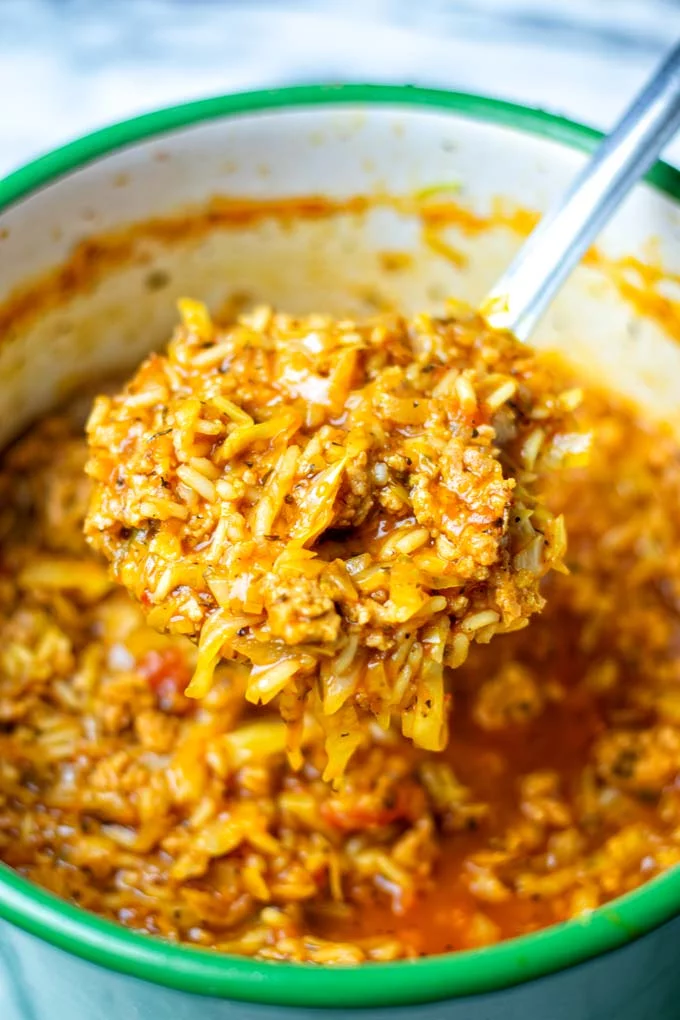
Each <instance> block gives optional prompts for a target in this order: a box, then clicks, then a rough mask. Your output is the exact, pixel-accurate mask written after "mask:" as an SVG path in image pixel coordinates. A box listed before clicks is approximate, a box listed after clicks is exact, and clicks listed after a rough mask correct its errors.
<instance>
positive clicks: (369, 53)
mask: <svg viewBox="0 0 680 1020" xmlns="http://www.w3.org/2000/svg"><path fill="white" fill-rule="evenodd" d="M678 37H680V0H551V2H550V3H548V4H546V3H545V0H419V3H417V4H414V3H412V2H410V0H342V2H341V0H296V2H278V3H277V2H274V0H269V2H262V0H249V2H247V0H240V2H239V0H115V2H114V0H0V95H2V96H3V97H5V98H4V101H3V103H2V106H1V108H0V174H2V173H5V172H7V171H9V170H11V169H13V168H14V167H16V166H18V165H20V164H21V163H23V162H25V161H27V160H29V159H31V158H32V157H33V156H35V155H36V154H38V153H40V152H44V151H45V150H47V149H49V148H51V147H52V146H55V145H58V144H60V143H62V142H64V141H67V140H69V139H71V138H74V137H76V136H77V135H79V134H82V133H84V132H87V131H90V130H92V129H94V128H96V127H100V126H102V125H104V124H107V123H111V122H113V121H116V120H120V119H121V118H124V117H128V116H131V115H133V114H136V113H141V112H144V111H146V110H150V109H153V108H154V107H158V106H163V105H167V104H172V103H175V102H179V101H182V100H185V99H190V98H196V97H199V96H206V95H210V94H217V93H222V92H228V91H235V90H241V89H249V88H257V87H262V86H272V85H279V84H290V83H293V82H312V81H332V82H339V81H389V82H410V83H417V84H425V85H431V86H436V87H442V88H456V89H463V90H469V91H474V92H485V93H489V94H492V95H496V96H501V97H503V98H506V99H512V100H516V101H519V102H525V103H530V104H532V105H537V106H542V107H545V108H547V109H550V110H554V111H557V112H559V113H563V114H566V115H568V116H571V117H575V118H576V119H580V120H584V121H586V122H588V123H591V124H594V125H596V126H599V127H602V128H606V127H607V126H608V125H610V124H611V123H612V121H613V120H614V119H615V117H616V114H617V113H618V112H619V111H620V110H621V109H622V108H623V106H624V105H625V103H626V101H627V100H628V99H629V98H630V97H631V96H632V94H633V93H634V91H635V89H636V88H637V87H638V86H639V85H640V83H641V82H642V80H643V79H644V77H645V75H647V74H648V73H649V71H650V70H651V69H652V67H653V66H654V64H655V62H656V61H657V60H658V59H659V58H660V57H661V56H662V54H663V53H664V51H665V50H666V49H667V48H668V46H669V45H670V44H671V43H672V41H673V40H674V39H675V38H678ZM7 97H9V98H7ZM670 155H671V158H673V159H674V160H676V161H677V162H680V142H678V143H676V144H675V145H674V146H672V147H671V149H670Z"/></svg>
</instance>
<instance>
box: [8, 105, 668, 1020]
mask: <svg viewBox="0 0 680 1020" xmlns="http://www.w3.org/2000/svg"><path fill="white" fill-rule="evenodd" d="M597 138H598V135H597V133H596V132H593V131H591V130H590V129H588V128H585V127H582V126H579V125H576V124H573V123H570V122H567V121H564V120H561V119H559V118H556V117H552V116H549V115H547V114H544V113H541V112H539V111H536V110H530V109H525V108H521V107H516V106H511V105H509V104H505V103H500V102H497V101H493V100H488V99H483V98H480V97H475V96H468V95H461V94H452V93H441V92H432V91H426V90H419V89H414V88H406V87H404V88H400V87H389V86H388V87H380V86H342V87H303V88H295V89H282V90H278V91H273V92H260V93H251V94H244V95H235V96H226V97H222V98H218V99H210V100H205V101H202V102H198V103H191V104H188V105H185V106H181V107H174V108H172V109H169V110H163V111H160V112H158V113H154V114H150V115H147V116H144V117H140V118H137V119H135V120H132V121H128V122H126V123H124V124H119V125H116V126H114V127H111V128H107V129H105V130H104V131H101V132H97V133H96V134H94V135H90V136H88V137H86V138H84V139H81V140H80V141H77V142H75V143H73V144H71V145H68V146H66V147H65V148H63V149H60V150H57V151H56V152H53V153H51V154H49V155H47V156H45V157H43V158H42V159H39V160H37V161H36V162H34V163H32V164H31V165H29V166H27V167H25V168H24V169H22V170H19V171H18V172H17V173H15V174H13V175H12V176H10V177H9V178H7V179H6V180H5V181H4V182H2V183H0V330H1V332H0V406H2V408H3V414H2V415H1V416H0V441H1V442H3V443H4V442H7V441H8V440H10V439H11V438H12V437H13V436H14V435H16V434H17V432H18V431H19V430H20V429H21V428H22V427H23V426H24V425H26V424H27V423H28V422H29V421H30V420H31V419H33V418H35V417H36V415H39V414H40V413H42V412H44V411H45V410H47V409H49V408H50V407H51V406H53V405H54V404H55V403H56V402H57V401H58V400H60V399H62V398H63V396H64V394H65V393H67V392H68V391H70V390H73V389H74V388H75V387H77V386H78V385H80V384H81V383H82V382H83V381H86V380H88V379H94V378H96V377H99V376H101V375H103V374H105V373H107V372H110V371H113V370H121V369H127V368H130V367H131V366H132V365H134V364H135V363H136V362H137V361H138V360H139V359H140V358H141V357H142V356H143V355H144V354H145V353H146V352H147V351H148V350H149V349H150V348H151V347H153V346H155V345H158V344H160V343H162V342H163V340H164V339H165V338H166V337H167V335H168V334H169V331H170V329H171V327H172V324H173V321H174V317H175V310H174V299H175V298H176V297H177V296H179V295H180V294H183V293H190V294H192V295H194V296H197V297H202V298H204V299H206V300H207V301H208V302H209V303H210V304H211V305H213V306H214V307H223V306H224V302H225V301H232V302H234V301H236V299H237V297H239V296H243V295H246V296H247V298H248V299H249V300H266V301H270V302H272V303H274V304H276V305H279V306H281V307H283V308H287V309H290V310H293V311H295V310H311V309H317V310H318V309H323V310H330V311H334V312H351V313H352V314H361V313H362V312H366V311H370V310H372V309H374V308H375V306H376V304H378V305H381V304H392V305H393V304H398V305H400V306H401V307H404V308H408V309H413V308H426V307H428V308H429V307H433V308H436V307H437V306H438V305H440V304H441V302H442V300H443V299H444V297H445V296H446V294H447V293H454V294H457V295H460V296H463V297H465V298H467V299H469V300H471V301H477V300H478V299H479V297H480V296H481V295H482V294H483V293H484V291H485V289H486V287H487V286H488V284H489V283H490V282H491V281H492V280H493V279H494V278H495V276H497V274H498V273H499V271H500V269H501V267H502V266H503V265H504V264H505V263H506V262H507V260H508V259H509V258H510V256H511V254H512V252H513V251H514V250H515V248H516V247H517V245H518V243H519V238H518V236H517V234H516V232H514V231H513V230H511V229H508V227H507V225H506V226H504V225H502V224H499V223H498V222H497V220H496V219H495V218H494V216H493V215H491V213H492V212H493V210H494V209H495V208H497V201H498V198H499V196H500V197H501V198H502V199H503V201H504V203H505V207H506V208H508V207H510V206H511V205H515V204H519V205H522V206H529V207H532V208H536V209H542V208H544V207H545V206H546V205H547V204H548V203H549V202H550V200H551V199H552V198H553V197H554V196H555V195H556V194H557V193H558V192H559V191H560V190H561V189H562V188H563V187H564V185H565V183H566V182H567V181H568V180H569V178H570V177H571V176H572V175H573V173H574V172H575V170H576V169H577V167H578V166H579V165H580V164H581V163H582V161H583V159H584V158H585V153H587V152H588V151H589V150H590V149H592V147H593V146H594V144H595V143H596V141H597ZM414 192H420V193H421V194H425V195H433V194H438V195H440V196H443V195H446V196H451V195H453V196H455V200H456V202H459V203H460V204H461V205H463V206H465V207H466V208H468V209H471V210H473V211H474V212H475V215H476V217H477V221H476V222H477V224H478V226H477V227H476V228H475V229H474V230H469V229H468V230H461V229H460V228H459V227H457V226H456V225H455V224H454V225H452V226H451V227H450V228H449V229H448V234H447V241H448V243H449V244H450V246H451V247H453V248H454V249H455V251H456V252H457V253H458V258H457V259H456V260H454V262H451V261H450V260H447V259H444V258H442V257H441V255H440V254H437V252H436V251H434V250H433V249H432V247H431V246H429V245H428V244H427V243H426V240H427V239H426V238H424V236H423V232H422V230H421V228H420V223H419V221H418V218H417V216H416V215H414V214H413V213H412V212H409V210H408V208H406V207H402V208H401V209H398V208H395V207H394V206H393V205H392V204H390V203H389V202H387V201H384V196H385V195H386V194H389V195H401V196H404V195H413V194H414ZM216 195H222V196H225V195H226V196H231V199H230V200H226V201H225V200H222V201H221V202H219V201H218V202H216V201H215V200H214V196H216ZM309 195H324V196H330V197H331V198H332V199H333V200H336V205H337V209H338V210H339V211H336V213H335V214H334V215H327V214H322V213H321V212H318V211H317V213H315V214H313V215H311V214H309V215H306V216H300V217H296V216H294V215H292V216H291V215H282V214H280V213H279V214H277V215H271V216H265V217H249V216H246V215H241V216H240V218H239V216H235V215H231V216H230V215H226V214H225V210H227V211H228V210H230V209H231V210H232V212H233V210H234V209H235V208H236V207H237V206H236V204H235V203H234V201H233V197H234V196H237V197H238V198H239V200H242V199H244V198H245V199H262V198H265V199H268V200H270V199H277V198H281V197H286V198H288V197H290V196H309ZM356 195H363V196H374V197H375V198H376V202H375V205H374V206H373V205H371V203H368V206H367V208H366V209H365V210H364V211H363V212H361V213H360V214H359V213H357V212H356V208H355V207H353V206H352V205H351V203H349V204H348V203H345V202H344V200H345V199H347V198H348V197H351V196H356ZM679 198H680V176H679V175H678V174H677V172H676V171H674V170H673V169H671V168H670V167H668V166H664V165H662V164H659V165H657V166H656V167H655V168H654V170H653V171H652V173H651V174H650V176H649V179H648V182H647V183H645V184H643V185H640V187H639V188H638V189H637V191H636V192H635V193H634V194H633V195H632V196H631V197H630V199H629V200H628V202H627V203H626V205H625V206H624V207H623V209H622V210H621V212H620V213H619V214H618V215H617V217H616V219H615V221H614V222H613V223H612V224H611V226H610V228H609V229H608V230H607V232H606V233H605V235H604V237H603V240H602V250H603V252H604V253H605V254H606V255H607V256H608V257H610V258H611V259H613V260H615V259H617V258H619V257H620V256H623V255H634V256H636V257H638V258H643V259H649V258H654V259H659V260H661V261H662V262H663V264H664V265H665V266H666V267H667V268H668V269H670V270H672V271H678V269H679V268H680V266H679V265H678V263H679V262H680V258H679V255H680V243H679V238H680V213H679V211H678V209H679V206H678V199H679ZM206 206H209V208H210V209H212V212H210V211H209V212H208V213H206V212H205V209H206ZM343 209H344V211H343ZM216 210H217V211H216ZM219 210H221V213H219V212H218V211H219ZM197 222H200V223H201V227H200V229H195V228H194V227H191V228H187V229H186V230H182V229H181V226H182V223H186V224H192V223H194V224H195V223H197ZM163 224H165V225H166V226H163ZM167 224H170V225H171V226H170V228H167V229H166V227H167ZM128 228H129V229H128ZM112 232H113V233H112ZM93 237H94V238H99V240H97V241H96V242H93V241H92V240H91V239H92V238H93ZM112 237H113V238H115V239H117V240H115V242H112V241H111V238H112ZM102 238H104V240H103V241H102ZM107 239H108V240H107ZM77 245H80V256H79V260H78V262H77V265H78V266H79V270H78V272H75V271H74V270H73V267H74V265H76V263H71V271H70V272H62V273H61V275H59V267H60V266H61V265H64V264H65V263H68V260H69V258H70V255H71V252H72V251H73V249H74V246H77ZM395 250H396V251H399V252H400V253H406V254H407V255H408V259H406V260H405V259H401V260H399V264H400V266H401V267H402V268H401V269H399V270H398V271H396V272H395V271H394V268H392V269H390V268H389V265H390V261H391V262H392V266H393V265H394V260H389V259H386V258H385V254H384V253H385V252H394V251H395ZM409 260H410V261H409ZM407 263H408V267H407V268H404V266H406V265H407ZM39 278H43V280H47V279H48V278H49V279H51V281H52V282H51V284H50V285H49V286H45V284H44V282H43V284H42V285H40V286H34V284H33V281H35V280H37V279H39ZM55 281H59V282H60V286H61V287H62V293H61V295H60V297H59V300H56V299H55V296H54V295H55ZM537 343H538V344H539V345H541V346H544V347H546V348H552V349H559V350H561V351H563V352H566V353H567V354H568V356H569V357H570V358H571V360H572V361H573V362H574V363H575V364H576V365H577V366H578V367H579V369H580V370H581V371H582V372H584V373H586V374H588V375H590V376H592V377H594V378H596V379H598V380H600V381H604V382H605V383H606V384H607V385H608V386H610V387H611V388H613V389H615V390H617V391H620V392H622V393H625V394H627V395H628V396H630V397H631V398H633V399H634V400H635V401H637V402H638V403H639V404H640V405H641V406H642V407H644V408H645V410H646V412H647V413H648V414H649V415H650V416H654V417H661V418H664V419H666V420H668V421H670V422H671V423H673V424H674V425H676V426H677V428H678V432H679V433H680V413H679V411H678V408H679V407H680V400H679V399H678V398H679V397H680V346H678V344H677V343H676V342H675V341H674V339H673V338H672V337H671V336H669V335H667V333H666V332H665V331H664V329H663V328H662V327H661V325H660V324H659V323H658V322H656V321H655V320H653V319H651V318H650V319H648V318H646V317H645V316H644V315H641V314H638V313H636V312H635V311H634V310H633V309H632V308H631V306H630V305H629V304H627V303H626V301H625V300H624V299H623V298H622V297H621V294H620V293H619V288H617V286H616V285H615V284H614V283H613V282H612V279H611V275H610V274H608V273H606V272H603V271H602V270H601V269H600V268H597V267H595V266H593V265H591V266H589V267H586V268H582V269H580V270H579V271H578V272H577V273H576V274H575V276H574V278H573V279H572V280H571V281H570V283H569V285H568V286H567V287H566V288H565V291H564V293H563V294H562V295H561V296H560V298H559V299H558V301H557V302H556V303H555V306H554V307H553V309H552V310H551V313H550V316H549V318H548V320H547V321H546V323H545V324H544V326H543V328H542V330H541V333H540V335H539V336H538V337H537ZM0 917H2V918H3V919H4V920H3V922H2V924H1V925H0V1017H1V1018H2V1020H62V1018H63V1020H66V1018H68V1020H133V1018H140V1020H146V1018H154V1020H171V1018H172V1020H190V1018H191V1020H193V1018H197V1017H200V1018H201V1020H224V1018H239V1020H251V1018H252V1020H265V1018H267V1020H269V1018H272V1020H276V1018H280V1020H285V1018H291V1020H292V1018H293V1017H299V1018H312V1017H319V1018H322V1017H329V1018H330V1017H333V1016H338V1017H339V1016H345V1015H346V1014H347V1012H348V1011H349V1010H352V1011H356V1013H357V1015H358V1016H365V1017H370V1018H372V1020H386V1018H387V1017H388V1016H389V1017H394V1016H395V1014H396V1015H397V1016H401V1015H403V1016H404V1017H409V1018H413V1020H435V1018H436V1020H445V1018H446V1020H449V1018H452V1020H463V1018H465V1020H482V1018H483V1020H501V1018H503V1020H514V1018H517V1020H519V1018H520V1017H521V1018H523V1020H524V1018H525V1017H536V1018H540V1020H567V1018H569V1020H573V1018H575V1017H578V1018H579V1020H580V1018H584V1020H588V1018H592V1020H595V1018H596V1020H607V1018H612V1020H613V1018H616V1020H643V1018H645V1017H650V1018H652V1017H653V1018H654V1020H665V1018H671V1017H676V1016H678V1014H679V1013H680V1007H678V1005H677V1003H678V999H679V996H680V968H678V966H677V964H676V944H677V940H678V939H679V938H680V871H678V870H673V871H670V872H668V873H666V874H665V875H663V876H661V877H659V878H657V879H655V880H653V881H652V882H650V883H649V884H648V885H646V886H645V887H643V888H641V889H638V890H636V891H635V892H633V893H630V894H629V895H627V896H625V897H623V898H621V899H619V900H616V901H615V902H613V903H612V904H610V905H607V906H604V907H602V908H600V909H599V910H596V911H595V912H593V913H592V914H590V915H588V916H587V917H584V918H581V919H578V920H574V921H571V922H569V923H566V924H561V925H557V926H555V927H553V928H550V929H547V930H545V931H542V932H539V933H536V934H532V935H527V936H523V937H522V938H518V939H515V940H512V941H509V942H506V943H503V944H500V945H496V946H491V947H487V948H484V949H479V950H472V951H468V952H463V953H458V954H455V955H451V956H446V957H434V958H430V959H422V960H417V961H412V962H403V963H394V964H371V965H367V966H364V967H355V968H321V967H311V966H302V965H290V964H276V963H261V962H255V961H252V960H248V959H241V958H236V957H229V956H222V955H217V954H214V953H210V952H206V951H203V950H198V949H189V948H184V947H178V946H176V945H169V944H167V943H164V942H162V941H160V940H156V939H153V938H151V937H146V936H142V935H137V934H134V933H131V932H129V931H127V930H125V929H123V928H122V927H119V926H117V925H115V924H112V923H109V922H106V921H103V920H101V919H99V918H96V917H94V916H92V915H90V914H88V913H86V912H84V911H82V910H80V909H78V908H76V907H74V906H71V905H69V904H66V903H63V902H61V901H59V900H57V899H55V898H54V897H53V896H51V895H49V894H47V893H45V892H43V891H41V890H39V889H38V888H36V887H35V886H33V885H32V884H30V883H29V882H27V881H25V880H24V879H23V878H21V877H19V876H18V875H16V874H15V873H13V872H11V871H10V870H9V869H7V868H4V867H0Z"/></svg>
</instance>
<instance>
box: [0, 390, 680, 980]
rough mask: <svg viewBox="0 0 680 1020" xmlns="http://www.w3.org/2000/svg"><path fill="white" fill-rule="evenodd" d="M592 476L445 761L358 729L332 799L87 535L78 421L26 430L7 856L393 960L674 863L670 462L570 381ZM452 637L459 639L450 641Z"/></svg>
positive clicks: (242, 929) (195, 920)
mask: <svg viewBox="0 0 680 1020" xmlns="http://www.w3.org/2000/svg"><path fill="white" fill-rule="evenodd" d="M580 415H581V426H582V427H583V428H584V429H585V430H592V431H593V433H594V434H595V435H596V436H597V442H596V443H595V444H594V448H593V454H592V462H591V464H590V465H589V466H588V467H586V468H581V469H575V470H570V471H564V470H563V471H560V472H558V473H557V475H556V477H555V478H554V480H553V481H552V482H551V484H550V487H549V491H550V501H551V509H552V510H553V512H554V513H560V512H564V513H565V514H566V518H567V525H568V528H569V532H570V550H569V554H568V557H567V563H568V565H569V567H570V568H571V572H570V573H569V574H568V575H563V574H557V573H552V574H551V575H549V577H548V578H546V580H545V582H544V585H545V588H544V594H545V595H546V597H547V606H546V609H545V611H544V612H543V613H542V614H540V615H539V616H537V617H536V618H535V619H534V620H533V621H532V625H531V626H530V627H529V628H527V629H526V630H524V631H520V632H518V633H516V634H511V635H508V636H507V637H505V638H504V639H503V640H499V641H495V642H493V643H492V645H480V644H473V646H472V648H471V650H470V654H469V657H468V660H467V662H466V663H465V664H464V665H463V666H462V667H461V668H460V669H457V670H456V671H455V673H453V674H451V676H450V683H451V686H452V689H453V691H454V695H455V698H456V725H455V727H454V728H453V732H452V737H451V741H450V743H449V746H448V747H447V749H446V750H445V751H443V752H441V753H436V754H433V753H429V752H426V751H423V750H420V749H417V748H416V747H415V746H414V745H413V743H412V742H410V741H407V740H405V739H404V738H403V737H401V736H399V735H398V734H397V733H396V732H394V731H393V730H388V731H384V730H382V729H380V728H379V727H377V726H376V725H371V726H367V727H364V729H363V730H362V739H363V743H362V746H361V747H360V748H359V750H358V751H357V753H356V755H355V757H354V758H353V759H352V761H351V762H350V763H349V765H348V768H347V771H346V775H345V776H344V777H343V778H342V779H341V780H340V783H339V787H338V789H336V790H334V789H333V788H332V787H330V786H329V785H328V784H327V783H324V782H323V780H322V773H323V769H324V764H325V753H324V751H323V738H322V734H321V732H320V730H319V726H318V723H315V722H314V721H313V720H312V719H308V721H307V723H306V725H305V729H304V733H303V738H302V739H303V745H304V750H305V764H304V766H303V768H302V769H301V770H300V771H294V770H292V769H291V767H290V765H289V764H288V763H287V760H286V754H285V751H286V731H285V726H284V724H283V722H282V721H281V719H280V717H279V716H278V715H277V714H276V713H273V714H272V713H269V712H268V711H267V710H266V709H257V710H254V709H252V708H248V706H247V704H246V703H245V701H244V697H243V693H244V689H245V685H246V684H247V682H248V675H247V674H248V670H247V669H246V668H245V667H244V665H242V664H239V663H222V664H220V665H219V666H218V667H217V669H216V672H215V678H214V683H213V685H212V688H211V690H210V691H209V692H208V694H207V695H206V696H205V698H203V699H202V700H201V701H195V700H190V699H187V698H186V697H185V696H184V694H183V693H182V692H183V688H184V687H185V686H186V684H187V683H188V681H189V679H190V677H191V674H192V671H193V669H194V666H195V659H196V649H195V647H194V645H193V644H192V643H190V642H189V641H188V640H187V639H185V638H182V637H181V636H162V635H160V634H159V633H157V632H155V631H154V630H152V629H151V628H150V627H149V626H148V625H147V624H146V623H145V620H144V616H143V613H142V610H141V609H140V607H139V606H137V605H135V604H134V603H133V602H132V601H131V600H130V599H129V598H128V596H127V595H126V594H125V593H124V592H122V591H121V590H119V589H117V588H116V587H115V586H114V585H113V584H112V582H111V580H110V579H109V577H108V574H107V570H106V567H105V565H104V563H103V562H101V561H100V560H98V559H96V558H95V556H94V555H93V554H92V552H90V551H89V550H88V549H87V547H86V546H85V543H84V541H83V538H82V519H83V516H84V512H85V505H86V501H87V498H88V493H87V488H88V486H87V479H86V478H85V476H84V473H83V466H84V463H85V459H86V446H85V440H84V436H83V435H82V430H81V429H80V428H79V427H78V426H77V425H75V424H74V423H73V422H72V420H71V419H70V418H69V417H68V416H67V415H58V416H55V417H51V418H48V419H45V420H44V421H43V422H41V423H40V424H39V425H37V426H36V427H35V429H34V430H32V432H31V433H29V434H28V435H27V436H26V437H25V438H24V439H22V440H20V441H19V442H18V443H17V444H16V445H15V446H14V447H13V449H11V450H10V451H9V452H8V453H7V455H6V457H5V459H4V463H3V465H2V466H1V468H0V858H1V859H2V860H4V861H5V862H7V864H9V865H10V866H11V867H13V868H15V869H16V870H17V871H19V872H20V873H21V874H23V875H25V876H27V877H28V878H30V879H31V880H33V881H35V882H37V883H39V884H40V885H42V886H44V887H46V888H47V889H50V890H52V891H53V892H55V893H57V894H58V895H60V896H63V897H64V898H65V899H68V900H70V901H71V902H74V903H79V904H81V905H82V906H83V907H85V908H86V909H89V910H93V911H96V912H97V913H99V914H102V915H104V916H106V917H109V918H113V919H115V920H117V921H119V922H120V923H121V924H124V925H126V926H128V927H131V928H134V929H136V930H139V931H142V932H146V933H149V934H152V935H157V936H160V937H163V938H167V939H170V940H172V941H182V942H187V943H190V944H193V945H198V946H205V947H213V948H216V949H219V950H222V951H225V952H236V953H242V954H246V955H250V956H255V957H258V958H260V959H285V960H304V961H309V962H316V963H319V964H339V963H355V962H360V961H364V960H389V959H395V958H399V957H404V956H406V957H409V956H417V955H418V954H420V953H435V952H443V951H449V950H458V949H464V948H469V947H471V946H477V945H487V944H490V943H493V942H496V941H498V940H499V939H504V938H508V937H511V936H514V935H518V934H522V933H524V932H528V931H533V930H535V929H537V928H540V927H542V926H545V925H548V924H551V923H553V922H556V921H560V920H564V919H566V918H569V917H574V916H582V915H584V914H587V913H588V912H589V911H590V910H592V909H593V908H594V907H596V906H598V905H600V904H602V903H604V902H606V901H608V900H610V899H611V898H612V897H615V896H617V895H619V894H621V893H623V892H626V891H627V890H629V889H632V888H635V887H637V886H639V885H640V884H642V883H643V882H645V881H646V880H647V879H649V878H651V877H653V876H654V875H656V874H658V873H660V872H662V871H664V870H665V869H667V868H669V867H671V866H673V865H674V864H676V863H677V862H678V861H679V860H680V782H679V781H678V780H679V779H680V673H679V669H678V655H677V649H678V647H679V640H680V626H679V619H680V617H679V615H678V604H679V601H678V600H679V599H680V517H679V516H678V513H677V508H678V505H680V449H679V448H678V444H677V442H676V441H675V440H673V439H671V438H669V437H668V436H666V435H664V434H663V433H662V432H654V431H649V430H647V429H646V428H645V427H644V426H643V425H641V424H640V423H638V422H636V421H635V420H634V418H632V417H631V416H630V415H628V414H627V412H625V411H624V410H623V409H622V408H620V407H618V406H615V405H612V404H610V403H607V402H605V401H602V400H600V399H599V398H596V397H595V396H594V395H592V394H588V395H587V396H586V401H585V406H584V408H583V409H582V411H581V412H580ZM461 634H462V632H461Z"/></svg>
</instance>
